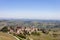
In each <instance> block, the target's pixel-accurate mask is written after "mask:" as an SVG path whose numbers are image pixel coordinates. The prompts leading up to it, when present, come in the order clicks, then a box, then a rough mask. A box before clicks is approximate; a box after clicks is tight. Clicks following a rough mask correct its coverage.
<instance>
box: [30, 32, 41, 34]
mask: <svg viewBox="0 0 60 40" xmlns="http://www.w3.org/2000/svg"><path fill="white" fill-rule="evenodd" d="M31 34H32V35H40V33H39V32H32V33H31Z"/></svg>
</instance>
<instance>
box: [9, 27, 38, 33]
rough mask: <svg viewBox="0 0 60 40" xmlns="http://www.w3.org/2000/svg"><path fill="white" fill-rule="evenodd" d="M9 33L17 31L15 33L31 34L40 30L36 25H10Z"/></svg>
mask: <svg viewBox="0 0 60 40" xmlns="http://www.w3.org/2000/svg"><path fill="white" fill-rule="evenodd" d="M8 29H9V33H15V34H23V33H24V32H26V33H29V34H31V33H32V32H34V31H38V28H34V27H15V28H11V27H9V28H8Z"/></svg>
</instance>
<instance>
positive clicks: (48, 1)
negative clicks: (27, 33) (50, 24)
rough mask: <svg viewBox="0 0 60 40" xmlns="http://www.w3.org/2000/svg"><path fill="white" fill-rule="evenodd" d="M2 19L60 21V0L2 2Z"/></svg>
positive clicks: (5, 0) (0, 9)
mask: <svg viewBox="0 0 60 40" xmlns="http://www.w3.org/2000/svg"><path fill="white" fill-rule="evenodd" d="M0 18H15V19H21V18H24V19H57V20H60V0H0Z"/></svg>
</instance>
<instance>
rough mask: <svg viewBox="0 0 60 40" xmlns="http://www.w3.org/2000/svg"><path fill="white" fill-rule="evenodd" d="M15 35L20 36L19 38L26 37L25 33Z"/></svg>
mask: <svg viewBox="0 0 60 40" xmlns="http://www.w3.org/2000/svg"><path fill="white" fill-rule="evenodd" d="M17 36H19V37H21V38H24V39H26V35H23V34H19V35H17Z"/></svg>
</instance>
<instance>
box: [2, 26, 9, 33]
mask: <svg viewBox="0 0 60 40" xmlns="http://www.w3.org/2000/svg"><path fill="white" fill-rule="evenodd" d="M1 31H2V32H8V31H9V30H8V27H6V26H5V27H3V28H2V29H1Z"/></svg>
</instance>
